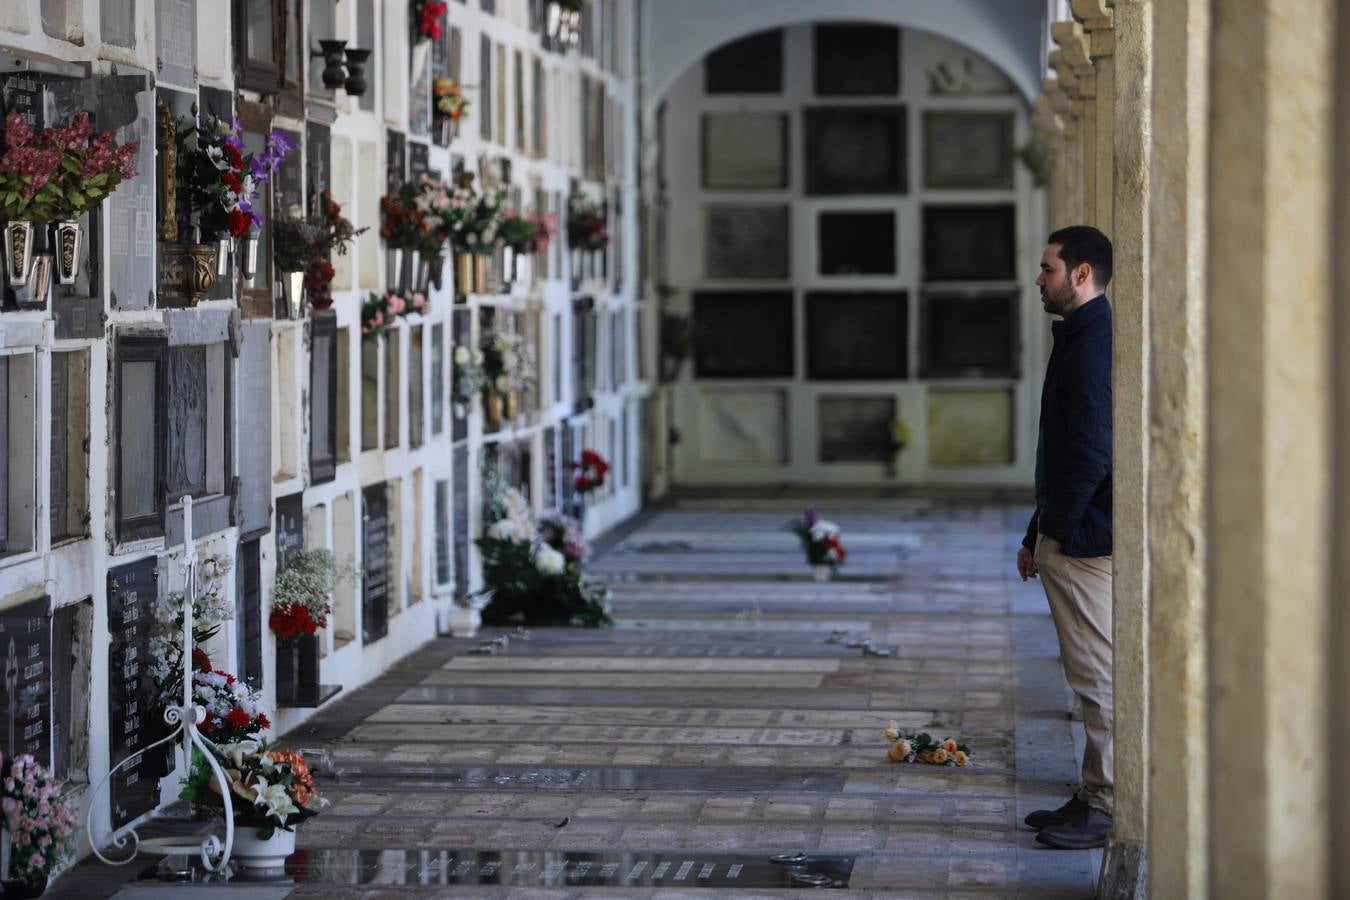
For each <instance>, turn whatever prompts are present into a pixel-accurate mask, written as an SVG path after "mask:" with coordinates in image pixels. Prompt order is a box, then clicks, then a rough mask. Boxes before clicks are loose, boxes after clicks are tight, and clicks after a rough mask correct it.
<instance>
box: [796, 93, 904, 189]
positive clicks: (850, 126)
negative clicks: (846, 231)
mask: <svg viewBox="0 0 1350 900" xmlns="http://www.w3.org/2000/svg"><path fill="white" fill-rule="evenodd" d="M805 125H806V192H807V193H808V194H812V195H825V194H903V193H905V191H906V190H908V182H907V178H906V174H905V173H906V168H907V163H906V159H907V153H906V145H905V134H906V128H905V108H904V107H903V106H834V107H816V108H812V109H807V110H806V111H805Z"/></svg>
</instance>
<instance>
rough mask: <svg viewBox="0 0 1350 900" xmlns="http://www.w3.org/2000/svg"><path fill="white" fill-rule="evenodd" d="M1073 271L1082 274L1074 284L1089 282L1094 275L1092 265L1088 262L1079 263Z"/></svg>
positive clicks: (1077, 274)
mask: <svg viewBox="0 0 1350 900" xmlns="http://www.w3.org/2000/svg"><path fill="white" fill-rule="evenodd" d="M1073 272H1074V275H1076V276H1081V277H1079V278H1078V279H1077V283H1076V284H1075V285H1074V286H1075V287H1077V286H1079V285H1084V284H1087V281H1088V279H1089V278H1091V277H1092V266H1090V265H1088V264H1087V263H1079V264H1078V268H1076V269H1074V270H1073Z"/></svg>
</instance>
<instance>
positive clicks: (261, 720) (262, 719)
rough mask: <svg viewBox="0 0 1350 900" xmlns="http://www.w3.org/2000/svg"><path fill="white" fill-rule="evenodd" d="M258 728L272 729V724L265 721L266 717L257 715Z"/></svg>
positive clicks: (260, 714)
mask: <svg viewBox="0 0 1350 900" xmlns="http://www.w3.org/2000/svg"><path fill="white" fill-rule="evenodd" d="M258 727H259V728H271V727H272V723H271V722H269V721H268V720H267V716H265V715H264V714H262V713H258Z"/></svg>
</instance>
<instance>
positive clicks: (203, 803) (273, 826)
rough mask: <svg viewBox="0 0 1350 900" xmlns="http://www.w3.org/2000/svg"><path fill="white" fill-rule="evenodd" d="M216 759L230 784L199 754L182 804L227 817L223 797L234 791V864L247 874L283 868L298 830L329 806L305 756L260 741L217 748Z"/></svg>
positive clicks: (195, 752) (194, 756)
mask: <svg viewBox="0 0 1350 900" xmlns="http://www.w3.org/2000/svg"><path fill="white" fill-rule="evenodd" d="M211 753H212V754H213V755H214V757H215V761H216V763H217V765H219V766H220V768H221V770H222V771H223V772H224V773H225V778H226V779H227V780H228V782H229V784H228V785H222V784H221V783H220V780H219V779H218V778H217V777H216V775H215V773H214V772H213V771H212V769H211V766H210V765H209V764H208V762H207V759H206V756H205V755H204V754H203V753H202V751H200V750H195V749H194V750H193V753H192V766H191V769H190V770H189V773H188V777H187V779H186V780H185V781H184V782H183V789H182V791H181V792H180V793H179V795H178V796H179V799H181V800H186V801H188V802H189V803H191V804H193V805H194V806H196V807H197V808H199V809H207V810H216V811H218V812H219V814H221V815H223V814H224V811H225V803H224V800H223V799H222V797H223V794H224V791H225V790H229V792H230V801H231V802H230V805H231V809H232V810H233V812H234V825H235V829H236V830H235V835H234V854H233V858H234V860H235V861H236V863H238V864H239V865H242V866H243V867H244V868H264V869H277V868H280V867H281V866H282V865H283V864H284V863H285V861H286V857H287V856H289V855H290V854H291V853H293V852H294V851H295V829H296V826H297V825H299V824H300V823H301V822H303V821H305V820H306V819H309V818H312V817H314V816H317V815H318V814H319V811H320V810H322V809H323V808H324V807H325V806H327V805H328V801H327V800H326V799H325V798H323V797H321V796H320V795H319V791H318V789H317V788H316V787H315V785H314V776H313V775H312V774H311V773H310V771H309V766H308V765H307V764H306V762H305V758H304V756H302V755H301V754H299V753H297V752H295V751H294V750H284V749H281V748H276V747H271V746H269V745H268V744H267V742H265V741H256V740H240V741H234V742H227V743H217V744H215V745H214V748H213V749H212V750H211Z"/></svg>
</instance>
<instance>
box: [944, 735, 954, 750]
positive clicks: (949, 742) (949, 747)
mask: <svg viewBox="0 0 1350 900" xmlns="http://www.w3.org/2000/svg"><path fill="white" fill-rule="evenodd" d="M942 749H943V750H946V751H947V752H948V753H955V752H956V741H954V740H952V739H951V738H947V739H946V740H945V741H943V742H942Z"/></svg>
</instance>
